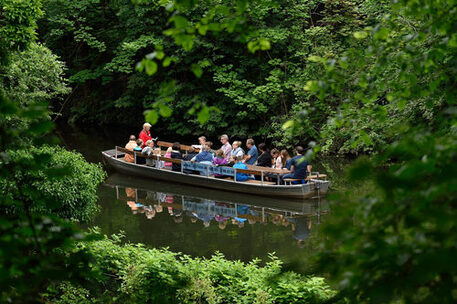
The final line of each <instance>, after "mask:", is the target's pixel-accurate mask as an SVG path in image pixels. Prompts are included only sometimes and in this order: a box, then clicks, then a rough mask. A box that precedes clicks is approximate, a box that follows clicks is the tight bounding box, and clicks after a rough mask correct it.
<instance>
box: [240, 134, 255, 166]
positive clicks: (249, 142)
mask: <svg viewBox="0 0 457 304" xmlns="http://www.w3.org/2000/svg"><path fill="white" fill-rule="evenodd" d="M246 146H247V147H248V149H249V151H248V155H247V156H246V158H245V160H244V162H245V163H246V164H248V165H254V164H255V162H256V161H257V157H258V156H259V152H258V151H257V147H256V146H255V142H254V140H253V139H252V138H249V139H248V140H247V141H246Z"/></svg>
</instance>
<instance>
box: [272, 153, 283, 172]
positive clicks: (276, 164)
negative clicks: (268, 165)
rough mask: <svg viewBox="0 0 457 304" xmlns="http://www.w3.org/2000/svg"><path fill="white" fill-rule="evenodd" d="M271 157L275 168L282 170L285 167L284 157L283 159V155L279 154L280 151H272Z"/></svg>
mask: <svg viewBox="0 0 457 304" xmlns="http://www.w3.org/2000/svg"><path fill="white" fill-rule="evenodd" d="M271 157H273V160H274V164H273V168H274V169H282V167H283V165H282V157H281V154H280V153H279V150H278V149H273V150H271Z"/></svg>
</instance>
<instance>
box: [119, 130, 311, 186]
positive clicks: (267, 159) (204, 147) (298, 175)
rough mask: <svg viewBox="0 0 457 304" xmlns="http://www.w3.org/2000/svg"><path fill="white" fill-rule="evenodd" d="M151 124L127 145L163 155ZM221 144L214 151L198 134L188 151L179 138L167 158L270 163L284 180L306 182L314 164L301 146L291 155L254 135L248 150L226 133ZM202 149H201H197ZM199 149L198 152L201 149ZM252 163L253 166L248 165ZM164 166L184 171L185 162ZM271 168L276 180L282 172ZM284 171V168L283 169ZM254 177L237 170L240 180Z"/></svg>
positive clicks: (132, 159) (221, 163) (140, 159)
mask: <svg viewBox="0 0 457 304" xmlns="http://www.w3.org/2000/svg"><path fill="white" fill-rule="evenodd" d="M150 129H151V125H150V124H149V123H145V124H144V125H143V130H142V131H141V132H140V135H139V138H138V140H137V139H136V137H135V136H134V135H130V138H129V142H128V143H127V144H126V145H125V148H126V149H127V150H130V151H137V152H141V153H142V154H144V155H148V156H151V155H157V156H161V149H160V147H156V145H155V141H156V140H157V138H155V139H153V138H152V137H151V133H150ZM220 141H221V144H222V145H221V148H220V149H219V150H216V151H214V150H213V149H212V146H213V143H212V142H210V141H207V140H206V137H205V136H200V137H199V138H198V142H199V144H198V145H194V146H191V147H189V148H188V149H187V154H182V153H181V145H180V143H179V142H175V143H173V145H172V146H171V147H169V148H168V149H167V151H166V152H165V155H164V156H165V157H166V158H171V159H181V160H184V161H192V162H197V163H202V164H207V165H215V166H230V167H233V168H236V169H246V170H247V169H254V170H255V169H256V168H255V167H252V166H259V167H268V168H272V169H279V170H283V171H284V173H283V174H280V176H281V180H284V179H292V180H295V183H296V181H302V182H306V177H307V175H308V174H309V173H311V168H312V167H311V165H310V164H309V163H308V161H307V160H306V158H305V157H304V155H303V154H304V149H303V147H301V146H297V147H295V154H296V155H295V156H294V157H290V155H289V153H288V151H287V150H285V149H284V150H281V151H279V150H278V149H276V148H275V149H272V150H271V151H269V149H268V148H267V145H266V144H265V143H261V144H259V145H258V148H257V146H256V145H255V141H254V139H252V138H249V139H248V140H246V147H247V149H248V150H247V153H246V152H245V151H244V150H243V148H242V143H241V142H240V141H234V142H233V143H232V144H230V142H229V137H228V136H227V135H226V134H224V135H222V136H221V137H220ZM197 149H198V151H197ZM197 152H198V153H197ZM124 160H125V161H127V162H131V163H133V162H135V161H136V163H137V164H146V165H149V166H152V165H157V164H155V160H154V159H151V158H143V157H138V158H136V159H135V157H134V156H133V155H130V154H126V155H125V157H124ZM248 166H250V167H248ZM162 167H164V168H169V169H171V170H172V171H181V164H179V163H174V162H171V161H168V162H162ZM273 171H274V170H270V173H268V174H267V175H266V179H267V180H275V179H277V176H278V171H274V173H273ZM183 172H184V173H187V174H200V172H199V171H192V170H187V169H184V170H183ZM281 173H282V172H281ZM214 177H217V178H222V177H224V176H223V175H220V174H214ZM249 179H254V176H252V175H248V174H244V173H237V176H236V180H237V181H246V180H249Z"/></svg>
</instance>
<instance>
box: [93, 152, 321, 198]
mask: <svg viewBox="0 0 457 304" xmlns="http://www.w3.org/2000/svg"><path fill="white" fill-rule="evenodd" d="M125 154H130V155H133V156H134V159H135V162H134V163H130V162H126V161H125V160H124V156H125ZM102 156H103V159H104V163H105V164H106V165H107V166H108V167H110V168H112V169H114V170H115V171H118V172H120V173H124V174H128V175H134V176H141V177H146V178H152V179H156V180H163V181H168V182H172V183H177V184H187V185H193V186H197V187H203V188H210V189H218V190H224V191H229V192H238V193H247V194H252V195H261V196H268V197H283V198H315V197H323V196H325V195H326V193H327V190H328V187H329V182H328V181H326V180H319V179H309V181H308V182H307V183H306V184H298V185H278V184H274V183H272V182H266V181H264V180H263V177H264V171H259V170H244V169H235V168H231V167H216V166H212V165H204V164H198V163H191V162H186V161H181V160H179V159H171V158H165V157H162V156H159V155H157V156H145V155H143V154H141V153H137V152H132V151H129V150H126V149H124V148H121V147H116V148H115V149H112V150H106V151H103V152H102ZM139 157H144V158H151V159H153V160H156V161H166V162H172V163H177V164H180V165H181V168H189V169H194V170H195V169H196V170H201V167H202V166H204V167H205V168H206V174H203V175H196V174H186V173H184V172H183V170H181V172H176V171H171V170H169V169H164V168H158V167H153V166H147V165H142V164H137V163H136V159H137V158H139ZM212 173H221V174H224V175H227V176H231V177H232V178H215V177H213V176H212V175H211V174H212ZM237 173H244V174H253V175H258V176H261V181H257V180H250V181H245V182H240V181H237V180H236V174H237Z"/></svg>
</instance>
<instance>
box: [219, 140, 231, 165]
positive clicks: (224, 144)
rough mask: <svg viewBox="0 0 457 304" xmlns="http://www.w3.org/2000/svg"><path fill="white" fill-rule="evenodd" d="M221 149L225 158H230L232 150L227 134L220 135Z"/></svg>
mask: <svg viewBox="0 0 457 304" xmlns="http://www.w3.org/2000/svg"><path fill="white" fill-rule="evenodd" d="M221 143H222V147H221V149H222V151H224V155H225V158H226V159H227V160H230V153H231V152H232V146H231V145H230V143H229V137H228V136H227V134H224V135H222V136H221Z"/></svg>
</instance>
